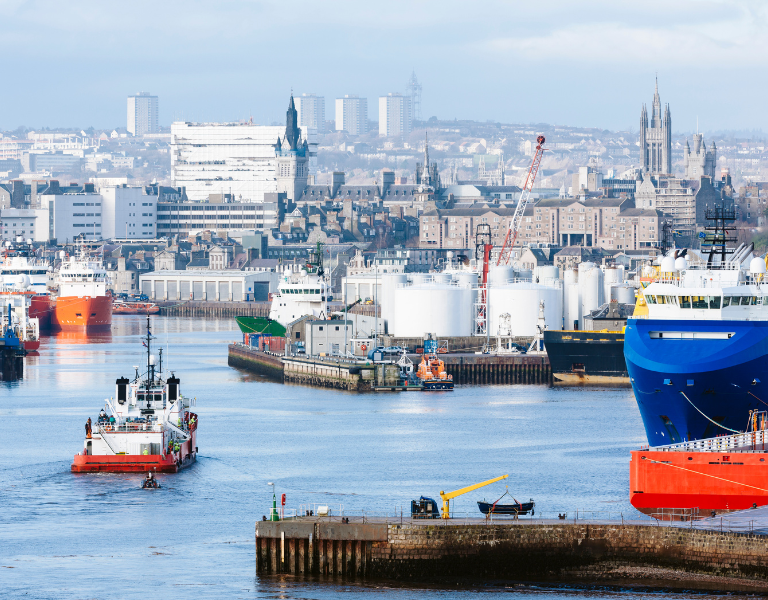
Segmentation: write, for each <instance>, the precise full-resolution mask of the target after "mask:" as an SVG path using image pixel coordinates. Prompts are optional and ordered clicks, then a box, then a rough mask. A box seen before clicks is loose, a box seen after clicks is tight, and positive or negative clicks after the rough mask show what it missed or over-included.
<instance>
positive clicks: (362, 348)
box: [360, 344, 368, 352]
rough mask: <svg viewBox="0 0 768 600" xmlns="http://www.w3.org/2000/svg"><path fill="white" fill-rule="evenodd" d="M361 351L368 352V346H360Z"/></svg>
mask: <svg viewBox="0 0 768 600" xmlns="http://www.w3.org/2000/svg"><path fill="white" fill-rule="evenodd" d="M360 350H362V351H363V352H365V351H366V350H368V346H366V345H365V344H360Z"/></svg>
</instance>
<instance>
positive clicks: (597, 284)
mask: <svg viewBox="0 0 768 600" xmlns="http://www.w3.org/2000/svg"><path fill="white" fill-rule="evenodd" d="M582 264H584V263H582ZM587 264H591V265H592V268H586V269H582V265H579V288H580V290H579V291H580V292H581V317H582V318H581V319H580V320H579V327H580V328H583V327H584V323H583V318H584V316H585V315H587V314H589V313H590V312H591V311H593V310H597V309H598V308H600V306H602V304H603V298H602V296H603V271H602V270H601V269H598V268H597V267H596V266H595V265H594V264H592V263H587Z"/></svg>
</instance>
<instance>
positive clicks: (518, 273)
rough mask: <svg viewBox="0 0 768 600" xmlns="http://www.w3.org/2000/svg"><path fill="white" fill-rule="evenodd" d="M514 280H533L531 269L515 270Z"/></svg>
mask: <svg viewBox="0 0 768 600" xmlns="http://www.w3.org/2000/svg"><path fill="white" fill-rule="evenodd" d="M515 279H522V280H524V281H532V280H533V271H532V270H531V269H517V270H515Z"/></svg>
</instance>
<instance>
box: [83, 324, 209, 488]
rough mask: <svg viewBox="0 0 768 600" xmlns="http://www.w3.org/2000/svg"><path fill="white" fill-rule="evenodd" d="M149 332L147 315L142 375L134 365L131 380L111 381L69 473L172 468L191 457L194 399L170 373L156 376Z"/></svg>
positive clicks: (194, 447) (187, 463)
mask: <svg viewBox="0 0 768 600" xmlns="http://www.w3.org/2000/svg"><path fill="white" fill-rule="evenodd" d="M151 342H152V335H151V332H150V326H149V317H147V337H146V340H145V341H144V345H145V346H146V347H147V371H146V373H145V374H144V376H143V378H142V376H140V375H139V369H138V367H136V375H135V377H134V379H133V381H129V380H128V378H127V377H121V378H119V379H118V380H117V381H116V382H115V383H116V395H115V398H109V399H108V400H105V403H104V404H105V406H104V409H102V411H101V413H100V414H99V416H98V417H97V419H96V422H95V423H93V422H92V421H91V419H90V417H89V418H88V421H87V422H86V424H85V443H84V446H83V451H82V452H80V453H79V454H76V455H75V458H74V462H73V463H72V472H73V473H89V472H97V471H107V472H120V473H124V472H137V471H138V472H146V471H156V472H160V473H175V472H177V471H179V470H180V469H183V468H184V467H188V466H190V465H191V464H192V463H193V462H194V461H195V459H196V457H197V415H196V414H195V413H193V412H190V410H189V409H190V407H191V406H194V405H195V401H194V400H193V399H191V398H188V397H185V396H183V395H182V394H181V390H180V387H179V379H178V378H177V377H176V376H175V375H174V374H173V373H171V376H170V377H169V378H168V379H165V380H164V379H163V378H162V370H163V366H162V358H163V355H162V352H163V351H162V349H160V364H159V368H157V369H156V368H155V360H154V358H155V357H154V356H153V355H152V353H151V351H150V345H151Z"/></svg>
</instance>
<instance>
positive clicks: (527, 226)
mask: <svg viewBox="0 0 768 600" xmlns="http://www.w3.org/2000/svg"><path fill="white" fill-rule="evenodd" d="M513 215H514V209H512V208H506V207H491V206H485V207H475V208H454V209H446V210H433V211H429V212H425V213H424V214H423V215H421V217H420V227H419V247H420V248H472V247H474V244H475V233H476V231H477V226H478V225H480V224H488V225H489V226H490V228H491V242H492V243H493V245H494V246H501V245H502V244H503V243H504V238H505V237H506V235H507V230H508V228H509V222H510V221H511V219H512V217H513ZM662 220H663V218H662V215H661V214H660V212H659V211H657V210H655V209H638V208H635V206H634V204H633V202H632V201H631V200H627V199H624V198H594V199H585V200H578V199H564V200H561V199H557V198H553V199H545V200H540V201H538V202H537V203H536V204H535V205H532V206H528V207H527V208H526V210H525V213H524V214H523V220H522V223H521V224H520V230H519V232H518V235H517V239H516V241H515V246H516V247H525V246H529V245H532V244H533V245H551V246H585V247H600V248H605V249H610V250H623V249H639V248H647V247H654V246H657V245H658V244H659V240H660V229H661V221H662Z"/></svg>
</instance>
